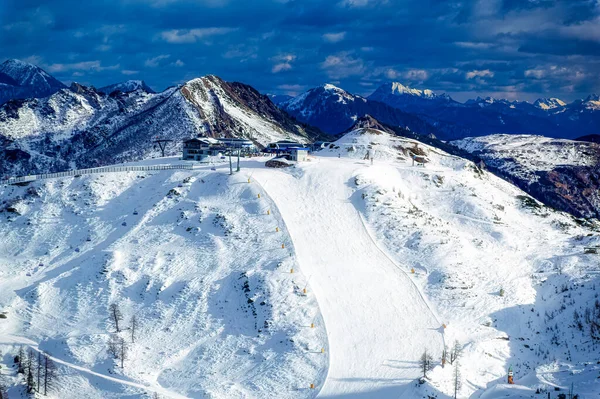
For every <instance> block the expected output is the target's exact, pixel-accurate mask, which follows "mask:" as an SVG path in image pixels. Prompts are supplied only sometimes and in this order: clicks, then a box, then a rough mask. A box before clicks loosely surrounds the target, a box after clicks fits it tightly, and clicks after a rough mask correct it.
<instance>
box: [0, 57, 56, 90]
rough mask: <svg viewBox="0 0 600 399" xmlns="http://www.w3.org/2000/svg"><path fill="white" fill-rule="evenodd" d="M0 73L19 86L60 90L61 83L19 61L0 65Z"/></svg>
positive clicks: (34, 66)
mask: <svg viewBox="0 0 600 399" xmlns="http://www.w3.org/2000/svg"><path fill="white" fill-rule="evenodd" d="M0 72H1V73H3V74H5V75H8V76H10V77H11V78H12V79H13V80H14V81H15V82H17V83H18V84H19V86H40V85H42V86H46V87H48V88H56V89H62V88H64V87H65V85H63V84H62V83H61V82H59V81H58V80H56V79H54V78H53V77H52V76H50V75H49V74H48V73H47V72H46V71H44V70H43V69H42V68H40V67H38V66H36V65H33V64H30V63H28V62H24V61H21V60H16V59H10V60H6V61H4V62H3V63H2V64H0Z"/></svg>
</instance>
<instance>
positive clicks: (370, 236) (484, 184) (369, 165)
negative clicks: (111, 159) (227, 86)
mask: <svg viewBox="0 0 600 399" xmlns="http://www.w3.org/2000/svg"><path fill="white" fill-rule="evenodd" d="M367 153H368V154H369V155H370V156H371V157H372V158H373V162H371V161H370V160H365V159H364V158H365V155H367ZM412 153H419V154H422V156H423V157H426V159H427V162H426V163H425V165H423V166H420V165H413V162H412V159H411V157H410V155H409V154H412ZM266 160H267V159H266V158H264V159H260V158H258V159H256V158H255V159H250V160H243V161H242V163H241V166H242V170H241V171H240V172H238V173H234V175H233V176H229V165H227V164H219V165H215V166H213V167H210V166H206V167H200V168H199V169H197V170H193V171H160V172H143V173H134V172H120V173H110V174H109V173H107V174H103V175H89V176H82V177H75V178H72V177H69V178H63V179H55V180H44V181H37V182H34V183H31V184H30V185H28V186H23V187H20V186H3V187H0V194H1V196H2V200H3V201H4V203H3V207H4V209H5V210H4V213H0V217H1V218H2V222H1V224H0V235H2V237H4V239H3V240H2V241H1V243H0V273H1V275H0V277H1V278H2V279H1V281H0V312H6V313H5V314H6V317H7V318H6V319H0V351H2V353H3V356H2V357H1V358H0V363H2V367H3V368H2V369H3V370H6V369H8V370H9V372H8V373H6V374H7V376H6V377H5V378H6V380H7V381H9V385H10V386H11V388H10V390H9V394H11V392H14V393H15V394H18V392H19V391H22V389H23V388H22V384H21V385H19V381H21V380H20V378H21V379H22V377H18V376H16V374H15V372H14V368H13V367H12V356H11V355H14V354H15V353H16V351H17V350H18V347H19V345H30V346H32V347H35V348H39V349H40V350H44V351H48V352H49V353H50V354H51V355H52V356H53V357H54V358H55V359H56V361H57V363H59V367H60V374H61V378H60V384H59V386H60V387H59V388H56V390H55V391H53V392H52V394H51V395H54V397H56V398H81V397H86V398H87V397H90V398H121V397H128V398H144V397H148V396H149V395H152V394H154V393H156V394H158V395H159V396H160V397H173V398H180V397H189V398H231V397H248V398H254V397H256V398H265V397H272V398H287V397H289V398H302V397H306V398H311V397H317V396H318V397H322V398H422V397H428V395H429V396H430V397H436V398H450V397H454V381H455V378H454V376H455V374H454V371H455V370H456V368H455V366H456V364H458V365H459V366H458V369H459V371H460V381H461V384H460V385H461V386H460V387H459V389H458V390H457V392H458V395H457V396H458V397H460V398H467V397H473V398H523V397H539V395H538V394H536V390H539V391H540V392H544V395H546V394H545V392H551V394H552V395H553V396H552V398H554V397H556V395H557V394H558V393H560V392H566V391H567V390H568V387H569V386H570V385H571V383H573V384H574V386H575V387H576V388H577V390H576V392H577V393H579V394H580V397H592V396H597V395H598V393H599V392H600V385H599V384H598V382H597V381H598V380H597V377H598V373H599V368H598V365H597V364H596V360H597V359H596V358H595V356H594V355H593V354H594V353H597V351H598V349H599V346H598V344H597V343H596V340H594V339H590V337H589V333H588V330H587V326H585V328H583V329H581V330H580V329H579V328H577V327H576V326H574V325H573V324H574V323H573V313H574V311H577V312H579V313H581V314H583V313H584V312H585V309H586V308H587V307H590V306H591V307H593V306H594V305H593V304H594V300H595V298H596V297H597V294H596V283H597V281H596V280H597V276H598V274H597V273H598V272H599V271H600V270H599V269H598V266H597V265H598V258H597V255H593V254H586V253H584V248H585V247H588V246H592V245H595V244H596V243H597V242H598V235H599V234H598V230H599V228H598V226H597V225H595V224H594V223H593V222H584V221H578V220H576V219H574V218H572V217H571V216H569V215H566V214H563V213H559V212H554V211H552V210H550V209H547V208H545V207H544V206H543V205H541V204H539V203H537V202H536V201H535V200H533V199H531V198H529V197H527V196H526V195H525V194H524V193H523V192H522V191H520V190H518V189H517V188H515V187H514V186H512V185H511V184H509V183H507V182H505V181H502V180H500V179H498V178H496V177H495V176H493V175H491V174H489V173H487V172H485V171H481V170H479V169H478V168H476V167H475V165H473V164H472V163H470V162H468V161H466V160H464V159H460V158H456V157H453V156H450V155H448V154H445V153H443V152H441V151H440V150H437V149H435V148H431V147H428V146H427V145H424V144H422V143H419V142H416V141H414V140H409V139H403V138H398V137H391V136H389V135H387V134H386V133H383V132H380V131H375V130H372V129H367V130H365V129H360V130H357V131H354V132H351V133H349V134H347V135H346V136H344V137H343V138H342V139H340V140H339V141H338V142H336V143H335V144H334V145H333V146H331V148H328V149H325V150H322V151H320V152H318V153H316V154H315V156H313V157H311V159H310V161H309V162H304V163H298V164H296V165H295V166H294V167H291V168H285V169H271V168H266V167H265V166H264V163H265V161H266ZM181 162H182V161H179V160H177V159H176V158H163V159H153V160H146V161H142V162H138V163H131V165H140V164H144V165H151V164H176V163H181ZM8 208H10V211H9V210H8ZM110 303H119V304H120V306H121V309H122V310H123V313H124V315H125V321H124V323H125V324H126V323H127V319H128V318H129V317H131V316H132V315H134V314H135V315H137V317H138V319H139V320H140V328H139V333H138V337H137V339H136V340H135V343H131V345H130V347H129V356H128V358H127V359H126V360H125V367H124V368H120V367H119V362H118V361H115V360H114V359H112V358H111V356H109V355H108V354H107V351H106V344H107V341H108V338H109V337H110V335H111V334H114V328H113V326H112V325H111V324H110V323H109V321H108V312H107V309H108V306H109V304H110ZM120 334H121V335H123V336H124V337H126V336H127V334H128V330H125V331H124V332H122V333H120ZM455 342H458V344H459V347H460V349H461V354H460V356H459V359H458V361H457V362H454V364H452V365H451V364H449V363H446V365H445V367H444V368H442V366H441V362H440V360H441V354H442V350H443V348H444V344H445V345H446V346H447V347H448V349H449V350H451V348H452V347H453V346H454V343H455ZM424 350H427V351H428V353H430V354H431V355H432V358H433V366H434V367H433V370H431V371H429V372H428V375H427V379H425V380H424V383H423V384H421V383H420V382H419V377H420V376H421V375H422V371H421V370H420V364H419V359H420V357H421V355H422V353H423V352H424ZM509 366H512V367H513V369H514V371H515V382H516V384H515V385H508V384H506V373H507V369H508V367H509ZM311 384H312V385H311ZM556 389H559V390H560V391H556ZM586 395H587V396H586ZM50 397H52V396H50Z"/></svg>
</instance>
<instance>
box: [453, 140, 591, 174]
mask: <svg viewBox="0 0 600 399" xmlns="http://www.w3.org/2000/svg"><path fill="white" fill-rule="evenodd" d="M452 144H453V145H456V146H457V147H459V148H462V149H464V150H466V151H468V152H471V153H473V154H476V155H479V156H481V157H482V158H483V159H484V160H485V162H486V163H489V164H490V165H493V166H496V167H499V168H500V169H503V170H508V171H510V172H511V174H513V173H514V174H517V175H518V176H521V177H524V178H527V179H529V180H531V181H537V179H538V178H539V176H538V175H537V174H536V171H550V170H553V169H555V168H556V167H557V166H561V165H563V166H569V165H570V166H593V165H595V164H596V162H597V156H598V154H597V153H596V152H595V151H594V149H593V148H591V147H590V145H589V143H585V142H579V141H573V140H566V139H552V138H549V137H544V136H536V135H524V134H494V135H489V136H482V137H468V138H465V139H463V140H457V141H453V142H452Z"/></svg>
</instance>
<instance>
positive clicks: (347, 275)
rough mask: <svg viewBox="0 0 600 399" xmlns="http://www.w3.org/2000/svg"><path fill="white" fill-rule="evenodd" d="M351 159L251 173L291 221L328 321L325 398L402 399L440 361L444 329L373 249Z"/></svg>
mask: <svg viewBox="0 0 600 399" xmlns="http://www.w3.org/2000/svg"><path fill="white" fill-rule="evenodd" d="M365 167H367V165H366V163H365V162H356V161H355V160H353V159H335V160H334V159H328V158H319V159H318V162H314V163H311V164H307V165H303V166H302V168H301V169H299V170H297V173H295V174H294V173H292V174H290V173H289V172H287V171H280V170H267V169H258V170H255V171H253V178H255V179H257V180H258V181H259V182H260V183H261V185H262V186H263V187H264V189H265V191H266V192H267V193H268V194H269V196H270V197H271V198H272V199H273V201H275V204H276V205H277V207H278V209H279V212H280V213H281V215H282V217H283V219H284V220H285V222H286V225H287V228H288V231H289V233H290V236H291V238H292V241H293V243H294V247H295V249H296V257H297V259H298V263H299V265H300V267H301V270H302V272H303V273H304V274H305V275H306V276H309V278H310V282H311V286H312V287H313V289H314V291H315V295H316V297H317V300H318V302H319V307H320V308H321V311H322V314H323V318H324V320H325V324H326V328H327V334H328V338H329V346H330V365H329V374H328V377H327V381H326V383H325V386H324V387H323V388H322V390H321V392H320V395H319V396H320V397H323V398H328V397H344V398H345V397H352V398H374V397H377V398H398V397H401V395H402V392H403V391H404V390H405V389H406V387H407V385H409V384H411V383H412V382H414V380H415V379H416V378H417V377H419V375H420V374H419V366H418V361H419V358H420V356H421V354H422V353H423V351H424V350H425V349H427V350H428V351H429V352H430V353H432V355H433V356H434V357H436V358H437V357H438V355H439V354H441V351H442V349H443V337H442V326H441V324H440V323H439V322H438V321H437V319H436V317H435V315H434V314H433V313H432V312H431V310H430V309H429V307H428V306H427V303H426V302H425V301H424V299H423V298H422V296H421V295H420V293H419V291H418V289H417V288H416V286H415V285H414V284H413V283H412V281H411V280H410V277H408V276H407V275H406V274H405V273H404V272H403V271H402V270H401V269H399V268H398V267H397V266H396V265H395V264H394V263H393V262H392V261H391V260H390V259H389V258H388V257H387V256H386V255H385V254H384V253H383V252H382V251H381V250H380V249H379V248H378V247H377V245H376V244H375V242H374V241H373V240H372V238H371V236H370V235H369V232H368V231H367V229H366V228H365V226H364V224H363V222H362V220H361V217H360V215H359V213H358V212H357V208H356V205H355V204H354V202H356V200H357V198H356V196H355V195H353V189H352V188H351V185H353V175H354V174H355V171H356V170H357V169H363V168H365Z"/></svg>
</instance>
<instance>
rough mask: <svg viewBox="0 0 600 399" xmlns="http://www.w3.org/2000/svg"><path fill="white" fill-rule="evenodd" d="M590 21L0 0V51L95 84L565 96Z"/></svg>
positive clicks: (389, 8)
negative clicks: (198, 81) (209, 82)
mask: <svg viewBox="0 0 600 399" xmlns="http://www.w3.org/2000/svg"><path fill="white" fill-rule="evenodd" d="M599 25H600V9H599V6H598V2H597V1H595V0H449V1H438V0H403V1H400V0H332V1H327V2H324V1H317V0H255V1H241V0H88V1H81V0H45V1H42V0H3V5H2V6H1V7H0V49H2V53H1V54H2V57H4V58H20V59H25V60H29V61H32V62H35V63H37V64H39V65H40V66H42V67H44V68H46V69H47V70H48V71H49V72H51V73H52V74H54V75H55V76H56V77H57V78H59V79H61V80H63V81H66V82H69V81H73V80H76V81H80V82H82V83H87V84H93V85H95V86H103V85H106V84H109V83H114V82H116V81H120V80H125V79H132V78H135V79H144V80H145V81H146V82H147V83H148V84H150V85H151V86H152V87H154V88H155V89H158V90H160V89H163V88H165V87H167V86H170V85H173V84H177V83H181V82H183V81H185V80H188V79H191V78H194V77H198V76H202V75H205V74H209V73H213V74H217V75H220V76H222V77H223V78H224V79H227V80H236V81H242V82H246V83H249V84H251V85H253V86H255V87H256V88H258V89H259V90H261V91H265V92H274V93H292V94H293V93H296V92H299V91H302V90H304V89H306V88H308V87H311V86H315V85H318V84H322V83H325V82H335V83H336V84H338V85H340V86H342V87H344V88H346V89H347V90H350V91H353V92H356V93H359V94H369V93H370V92H371V91H372V90H374V88H375V87H377V85H379V84H381V83H383V82H386V81H389V80H398V81H401V82H403V83H405V84H410V85H415V86H418V87H421V88H423V87H427V88H431V89H433V90H437V91H443V92H448V93H450V94H452V93H455V94H456V96H457V97H459V98H463V99H464V98H466V97H468V96H475V95H477V94H481V95H489V94H500V95H502V94H506V95H510V96H512V97H517V98H522V99H533V98H535V97H537V96H541V95H544V96H547V95H553V96H560V97H563V98H565V99H567V100H571V99H574V98H578V97H583V96H585V95H587V94H588V92H591V91H600V77H599V75H598V73H597V71H598V66H599V62H600V60H599V58H600V28H599ZM594 71H595V73H594Z"/></svg>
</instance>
